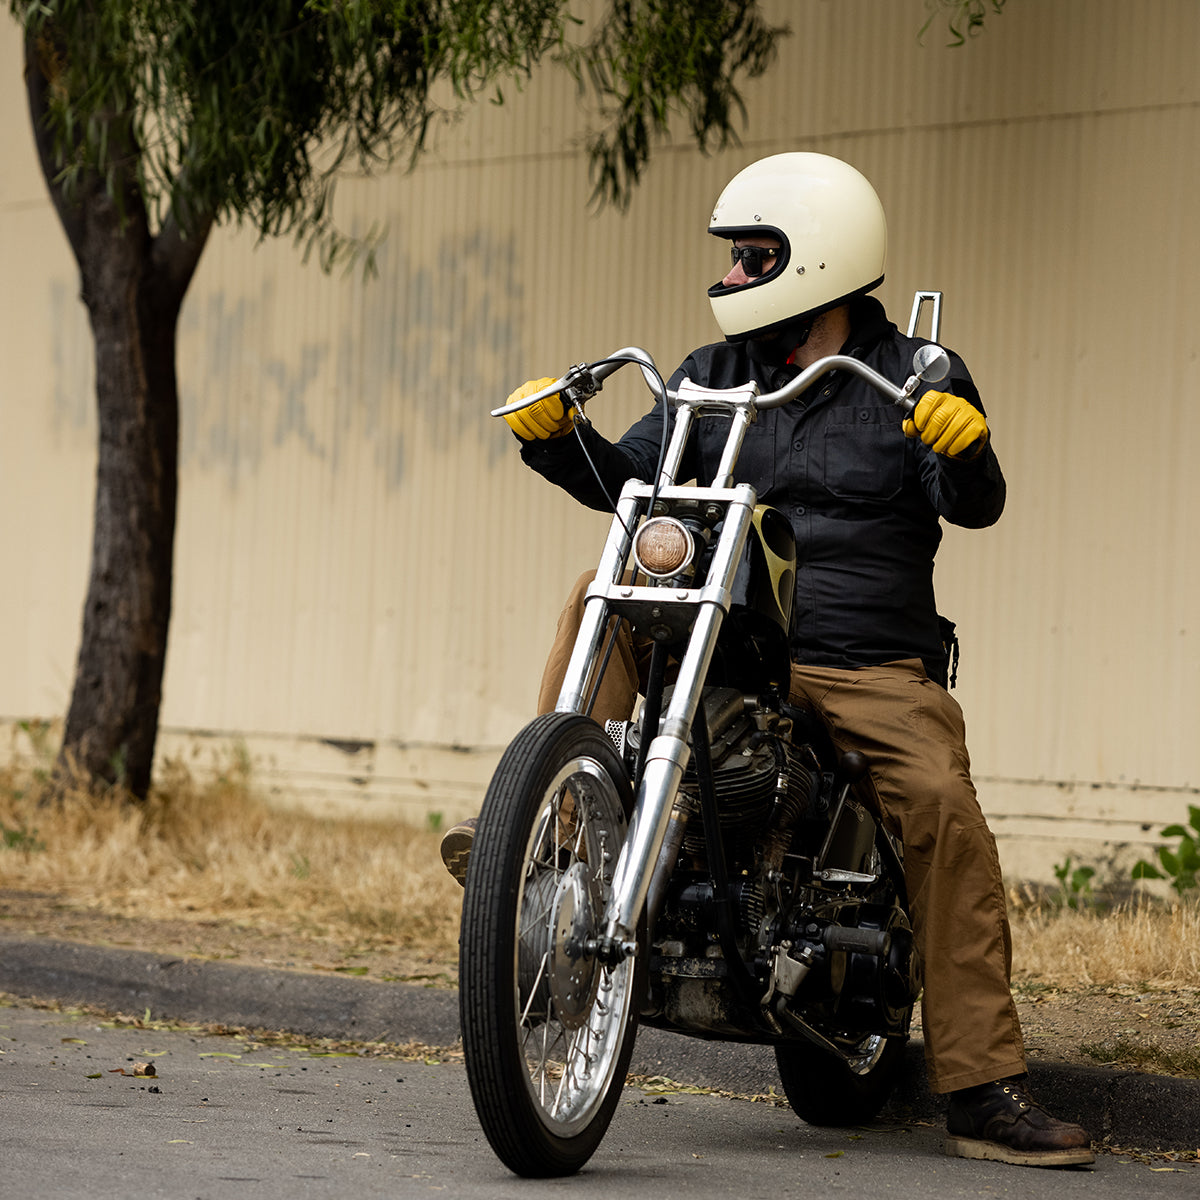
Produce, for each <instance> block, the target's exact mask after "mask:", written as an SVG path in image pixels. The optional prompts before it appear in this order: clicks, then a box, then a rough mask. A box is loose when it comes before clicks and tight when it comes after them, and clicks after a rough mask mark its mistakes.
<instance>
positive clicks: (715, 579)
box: [599, 486, 756, 958]
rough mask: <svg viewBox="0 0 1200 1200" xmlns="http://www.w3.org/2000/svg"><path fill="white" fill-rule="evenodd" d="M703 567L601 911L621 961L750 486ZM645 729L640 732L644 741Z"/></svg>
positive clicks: (717, 621)
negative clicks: (702, 583) (680, 652)
mask: <svg viewBox="0 0 1200 1200" xmlns="http://www.w3.org/2000/svg"><path fill="white" fill-rule="evenodd" d="M734 492H735V495H734V498H733V499H732V500H731V501H730V503H729V507H728V510H727V512H726V515H725V527H724V529H723V530H722V531H721V537H720V540H719V541H718V543H717V548H716V553H715V554H714V556H713V562H712V567H711V569H710V570H709V574H708V582H707V583H706V584H705V586H704V587H703V588H702V589H700V593H699V597H698V603H697V612H696V619H695V623H694V624H693V626H692V631H691V633H690V635H689V636H688V641H687V649H686V651H685V652H684V655H683V660H682V662H681V663H680V666H679V676H678V678H677V679H676V682H675V688H674V691H673V692H672V693H671V702H670V704H669V705H668V706H667V711H666V715H665V716H664V718H663V720H662V722H661V724H660V726H659V730H658V734H657V736H656V737H655V738H654V739H653V741H651V743H650V749H649V751H648V753H647V755H646V769H645V771H644V772H643V774H642V777H641V780H640V781H639V782H638V788H637V795H636V797H635V798H634V803H633V815H632V817H631V818H630V821H629V831H628V834H627V835H626V838H625V843H624V845H623V846H622V847H621V853H620V857H619V858H618V859H617V867H616V871H615V873H614V876H613V887H612V892H611V894H610V896H609V902H608V907H607V909H606V911H605V923H604V935H603V937H602V939H601V943H600V947H599V950H600V953H601V954H602V956H604V957H610V958H622V957H627V956H629V955H631V954H633V953H635V952H636V941H635V936H634V934H635V930H636V929H637V924H638V918H639V917H640V916H641V913H642V909H643V907H644V906H645V903H646V896H647V893H648V892H649V889H650V880H651V877H652V875H653V871H654V865H655V863H656V862H657V860H658V855H659V851H660V850H661V849H662V844H663V839H664V838H665V836H666V832H667V826H668V824H669V822H670V819H671V808H672V806H673V805H674V803H675V796H676V793H677V792H678V791H679V785H680V783H681V782H682V780H683V774H684V771H685V770H686V768H687V764H688V757H689V754H690V751H689V749H688V737H689V735H690V733H691V730H692V724H693V722H694V720H695V718H696V711H697V708H698V706H699V703H700V694H701V692H702V691H703V688H704V681H705V678H706V677H707V675H708V668H709V666H710V665H711V663H712V658H713V654H714V652H715V650H716V645H717V636H718V634H719V633H720V631H721V622H722V621H723V620H724V618H725V614H726V613H727V612H728V611H729V605H730V602H731V600H730V598H731V595H732V588H733V580H734V576H735V575H736V573H737V568H738V564H739V562H740V561H741V557H742V552H743V550H744V549H745V545H746V536H747V533H748V530H749V528H750V521H751V515H752V513H753V510H754V503H755V499H756V497H755V494H754V490H753V489H752V488H749V487H745V486H742V487H739V488H736V489H734ZM647 733H648V731H643V738H644V737H646V736H647Z"/></svg>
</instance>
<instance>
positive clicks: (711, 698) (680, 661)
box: [459, 293, 949, 1177]
mask: <svg viewBox="0 0 1200 1200" xmlns="http://www.w3.org/2000/svg"><path fill="white" fill-rule="evenodd" d="M925 298H930V299H934V300H935V309H934V313H935V317H934V335H935V337H936V332H937V311H938V301H940V296H939V295H937V294H936V293H918V297H917V302H916V303H915V304H914V309H913V318H912V321H911V323H910V332H911V330H912V328H914V327H915V324H916V321H917V316H918V313H919V311H920V305H921V303H922V302H923V299H925ZM626 363H633V364H635V365H637V366H638V367H639V368H640V370H641V373H642V375H643V377H644V378H645V380H646V382H647V383H648V385H649V386H650V387H651V390H652V391H654V392H655V393H656V395H657V396H658V398H659V401H660V403H663V404H664V405H667V404H670V405H672V406H673V407H674V412H675V417H674V422H673V427H672V422H670V421H668V420H664V422H663V425H664V447H663V451H662V456H661V470H660V473H659V476H658V478H657V479H656V480H655V481H653V482H650V483H647V482H643V481H640V480H629V481H628V482H627V483H626V484H625V487H624V489H623V490H622V492H621V495H620V498H619V500H618V501H617V504H616V513H615V515H614V518H613V521H612V525H611V528H610V531H609V534H608V537H607V540H606V543H605V546H604V549H603V552H602V554H601V557H600V561H599V566H598V569H597V572H596V576H595V581H594V582H593V583H592V585H591V586H590V588H589V590H588V596H587V600H586V604H585V607H584V614H583V619H582V624H581V627H580V630H579V633H578V637H577V640H576V643H575V647H574V651H573V654H572V657H571V660H570V663H569V666H568V668H567V673H566V676H565V679H564V682H563V685H562V690H561V692H560V695H559V698H558V702H557V705H556V708H555V711H553V712H551V713H547V714H544V715H542V716H539V717H537V718H536V719H535V720H533V721H532V722H531V723H530V724H529V725H527V726H526V727H525V728H524V729H523V730H522V731H521V732H520V733H519V734H518V735H517V737H516V738H515V740H514V741H513V742H512V743H511V744H510V745H509V747H508V748H507V750H506V751H505V753H504V754H503V756H502V758H501V760H500V763H499V765H498V766H497V769H496V772H495V774H494V776H493V778H492V781H491V784H490V786H489V788H488V791H487V794H486V797H485V800H484V803H483V807H482V810H481V813H480V819H479V828H478V833H477V835H476V838H475V842H474V846H473V848H472V852H471V859H470V869H469V871H468V873H467V879H466V891H465V896H464V901H463V914H462V932H461V937H460V972H459V979H460V1017H461V1024H462V1037H463V1050H464V1057H465V1062H466V1069H467V1077H468V1080H469V1083H470V1089H471V1095H472V1099H473V1101H474V1105H475V1109H476V1112H477V1114H478V1116H479V1120H480V1123H481V1124H482V1126H483V1129H484V1132H485V1134H486V1136H487V1138H488V1141H489V1142H490V1144H491V1146H492V1148H493V1150H494V1151H495V1152H496V1154H497V1155H498V1157H499V1158H500V1159H501V1160H502V1161H503V1162H504V1163H505V1164H506V1165H507V1166H508V1167H509V1168H510V1169H511V1170H512V1171H514V1172H515V1173H517V1174H519V1175H524V1176H530V1177H539V1176H541V1177H544V1176H555V1175H566V1174H570V1173H572V1172H574V1171H577V1170H578V1169H579V1168H580V1167H581V1166H583V1164H584V1163H585V1162H587V1160H588V1159H589V1158H590V1157H591V1155H592V1154H593V1152H594V1151H595V1149H596V1147H597V1146H598V1145H599V1143H600V1141H601V1139H602V1138H603V1136H604V1133H605V1131H606V1129H607V1128H608V1125H609V1122H610V1120H611V1118H612V1115H613V1112H614V1110H615V1108H616V1105H617V1103H618V1101H619V1099H620V1094H621V1089H622V1085H623V1083H624V1080H625V1075H626V1071H627V1067H628V1063H629V1060H630V1055H631V1054H632V1051H633V1043H634V1037H635V1030H636V1026H637V1024H638V1022H639V1021H640V1022H642V1023H643V1024H647V1025H651V1026H655V1027H659V1028H664V1029H671V1030H676V1031H679V1032H682V1033H685V1034H691V1035H695V1036H699V1037H704V1038H718V1039H725V1040H730V1041H738V1042H745V1043H759V1044H764V1043H765V1044H769V1045H771V1046H773V1048H774V1051H775V1056H776V1061H777V1064H778V1069H779V1074H780V1079H781V1082H782V1085H783V1089H784V1092H785V1095H786V1096H787V1098H788V1101H789V1102H790V1104H791V1106H792V1108H793V1109H794V1110H795V1112H796V1113H797V1115H799V1116H800V1117H801V1118H803V1119H804V1120H806V1121H808V1122H810V1123H814V1124H823V1125H842V1124H854V1123H858V1122H861V1121H864V1120H868V1119H870V1118H871V1117H872V1116H874V1115H875V1114H876V1113H877V1112H878V1111H879V1109H880V1108H881V1107H882V1106H883V1104H884V1102H885V1101H886V1099H887V1096H888V1094H889V1092H890V1090H891V1088H892V1085H893V1083H894V1080H895V1077H896V1073H897V1071H898V1069H899V1067H900V1066H901V1063H902V1059H903V1053H904V1046H905V1042H906V1040H907V1035H908V1029H909V1023H910V1020H911V1016H912V1009H913V1005H914V1002H915V1000H916V997H917V995H918V992H919V987H920V983H919V966H918V962H917V955H916V953H915V951H914V949H913V938H912V931H911V927H910V924H909V919H908V915H907V912H906V896H905V886H904V873H903V865H902V855H903V851H902V848H901V846H900V845H899V844H898V842H897V841H896V840H895V839H894V838H893V836H892V835H891V834H890V833H889V832H888V831H887V830H886V829H885V828H884V827H883V826H882V825H881V824H880V823H878V822H877V821H876V820H875V818H874V816H873V814H872V810H871V808H870V807H869V806H868V804H866V803H865V802H864V800H863V799H861V798H860V797H859V795H858V794H857V791H856V789H857V785H858V784H859V781H860V780H862V778H863V777H864V775H865V774H866V771H867V768H868V764H867V762H866V760H865V758H864V757H863V756H862V755H861V754H858V753H855V752H850V753H846V754H842V755H841V756H840V757H839V756H838V755H837V754H836V753H835V751H834V749H833V746H832V745H831V743H830V741H829V738H828V736H827V734H826V733H825V731H824V729H823V727H822V725H821V723H820V721H819V719H818V718H817V717H816V716H815V715H814V714H812V713H810V712H808V711H805V710H803V709H800V708H796V707H793V706H791V705H790V704H789V703H788V683H789V678H790V661H789V655H788V627H789V620H790V614H791V608H792V602H793V595H794V587H795V568H796V544H795V538H794V535H793V532H792V529H791V526H790V524H789V523H788V521H787V519H786V518H785V517H784V516H782V515H781V514H780V513H778V512H777V511H775V510H774V509H772V508H770V507H767V506H764V505H760V504H759V503H758V500H757V496H756V493H755V491H754V489H753V487H751V486H750V485H748V484H745V483H738V482H737V460H738V453H739V450H740V449H741V446H742V443H743V439H744V437H745V434H746V430H747V429H748V427H749V426H750V424H751V423H752V422H753V421H754V420H755V416H756V413H757V412H759V411H760V410H763V409H766V408H770V407H774V406H778V405H782V404H786V403H787V402H788V401H789V400H791V399H793V398H794V397H796V396H798V395H800V393H802V392H803V391H804V390H805V389H807V388H808V387H809V386H810V385H811V384H812V383H814V382H815V381H816V380H817V379H818V378H820V377H821V376H823V375H825V374H827V373H828V372H830V371H833V370H844V371H851V372H854V373H855V374H857V375H859V376H861V377H863V378H864V379H866V380H867V381H868V382H869V383H870V384H871V385H872V386H873V387H875V388H876V389H877V390H878V391H879V392H880V393H882V394H883V395H884V396H886V397H888V398H889V399H890V400H892V401H893V402H894V403H896V404H898V405H900V406H901V407H903V408H904V409H905V411H906V412H907V411H911V409H912V407H913V406H914V404H915V401H914V399H913V397H914V394H915V392H916V390H917V387H918V385H920V384H921V383H925V382H935V381H937V380H939V379H941V378H943V377H944V376H945V374H946V373H947V371H948V369H949V361H948V358H947V356H946V354H945V351H943V350H942V349H941V348H940V347H939V346H937V345H936V343H928V344H924V345H922V346H921V347H920V348H919V349H918V351H917V354H916V356H915V359H914V363H913V374H912V376H911V377H910V378H909V379H908V380H907V382H906V383H905V384H903V385H902V386H901V385H897V384H895V383H893V382H891V381H889V380H887V379H884V378H883V377H882V376H881V375H879V374H878V373H877V372H875V371H874V370H872V369H871V368H870V367H868V366H866V365H865V364H864V363H862V362H860V361H859V360H858V359H855V358H851V357H848V356H843V355H833V356H830V357H827V358H823V359H821V360H819V361H817V362H815V363H813V364H812V365H811V366H809V367H808V368H806V369H805V370H804V371H803V372H801V374H800V375H798V376H797V377H796V378H795V379H793V380H792V381H791V382H790V383H789V384H787V385H786V386H785V387H783V388H781V389H779V390H778V391H774V392H771V393H769V394H765V395H761V394H759V392H758V388H757V385H754V384H750V385H747V386H745V387H743V388H738V389H731V390H725V391H715V390H710V389H706V388H701V387H698V386H696V385H695V384H693V383H691V382H690V381H688V380H685V381H683V382H682V383H681V384H680V386H679V388H678V389H677V391H675V392H673V393H670V392H668V391H667V389H666V387H665V386H664V384H663V381H662V378H661V376H660V375H659V373H658V371H657V369H656V368H655V365H654V362H653V359H652V358H651V357H650V356H649V355H648V354H647V353H646V352H645V351H644V350H641V349H639V348H637V347H630V348H626V349H623V350H619V351H617V352H616V353H614V354H612V355H610V356H609V357H608V358H606V359H603V360H600V361H599V362H597V363H592V364H589V365H580V366H577V367H573V368H572V369H571V370H570V371H568V372H567V374H566V375H564V376H563V377H562V378H561V379H559V380H557V381H555V383H554V384H552V385H551V386H549V387H546V388H544V389H542V390H541V391H539V392H537V393H536V394H534V395H532V396H530V397H528V398H526V399H524V400H521V401H518V402H516V403H514V404H512V405H508V406H506V407H504V408H500V409H497V410H495V412H494V413H493V415H494V416H499V415H503V414H504V413H506V412H511V411H515V410H516V409H518V408H520V407H524V406H526V405H530V404H533V403H536V402H537V401H538V400H539V399H541V398H542V397H544V396H547V395H550V394H552V393H555V392H557V393H559V394H561V395H562V397H563V399H564V401H565V402H567V403H571V404H573V405H574V406H575V409H576V414H577V415H576V419H577V420H579V419H581V418H582V407H583V404H584V402H585V401H586V400H588V399H590V398H591V397H592V396H593V395H594V394H595V393H596V392H597V391H598V390H599V389H600V387H601V384H602V382H603V380H604V379H605V378H606V377H607V376H608V375H610V374H611V373H612V372H614V371H615V370H617V369H618V368H619V367H621V366H623V365H625V364H626ZM713 419H716V420H725V421H727V422H728V424H729V430H728V435H727V438H726V442H725V448H724V453H723V455H722V457H721V460H720V464H719V466H718V468H717V472H716V476H715V478H713V479H712V480H711V481H697V482H696V483H692V484H679V483H678V482H677V481H676V473H677V471H678V468H679V465H680V463H681V462H682V460H683V455H684V449H685V446H686V444H687V439H688V437H689V435H690V434H691V432H692V430H693V428H694V425H695V422H697V421H699V420H713ZM668 429H670V440H669V444H667V443H666V438H667V431H668ZM622 623H625V624H627V625H628V627H629V628H630V629H631V630H632V632H633V633H634V634H635V635H636V636H638V637H639V638H640V639H642V640H643V641H647V642H649V643H650V645H651V646H652V650H651V652H650V664H649V669H648V672H647V675H646V679H645V681H644V683H643V689H642V699H641V703H640V705H639V708H638V711H637V713H636V715H635V716H634V717H633V718H632V719H631V720H628V721H621V722H612V721H610V722H608V723H607V727H602V726H601V725H600V724H598V723H597V722H596V721H595V720H593V719H592V717H591V716H590V715H589V713H590V711H591V704H592V701H593V699H594V696H595V691H596V687H597V683H598V679H599V677H600V676H601V675H602V673H603V671H604V669H605V666H606V665H607V662H608V659H609V656H610V655H611V653H612V649H613V644H614V639H615V637H616V635H617V630H618V628H619V627H620V626H621V625H622Z"/></svg>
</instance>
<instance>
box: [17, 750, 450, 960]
mask: <svg viewBox="0 0 1200 1200" xmlns="http://www.w3.org/2000/svg"><path fill="white" fill-rule="evenodd" d="M40 797H41V789H40V788H39V786H38V784H37V781H36V778H34V779H29V778H25V779H22V778H19V777H18V776H17V775H16V774H15V773H13V772H7V773H3V774H0V836H2V838H3V845H0V887H3V888H10V889H18V890H23V891H34V892H46V893H52V894H54V895H55V896H56V897H58V898H59V899H60V901H61V902H64V903H66V904H69V905H71V906H73V907H79V908H94V909H103V910H104V911H105V912H106V913H110V914H114V915H118V916H127V917H134V916H136V917H141V918H151V919H174V918H181V917H182V918H189V917H190V918H192V919H199V918H215V919H219V920H229V921H238V922H246V923H265V924H267V925H268V926H273V927H274V928H277V929H281V928H286V929H289V930H291V931H293V932H296V933H299V934H303V933H306V932H307V933H311V934H314V935H316V936H332V937H340V938H351V939H354V938H357V939H361V940H366V941H370V940H372V939H385V940H387V941H388V942H391V943H393V944H397V945H403V946H411V947H413V948H419V949H422V950H426V951H428V952H429V953H430V954H431V955H432V956H442V955H449V956H454V955H455V954H456V939H457V936H458V911H459V905H460V903H461V898H462V891H461V889H460V888H459V887H458V886H457V885H456V884H455V883H454V882H453V880H451V879H450V877H449V876H448V875H447V874H446V872H445V870H444V869H443V867H442V864H441V859H440V857H439V856H438V852H437V835H436V834H435V833H434V832H433V831H431V830H429V829H416V828H412V827H409V826H404V825H399V824H385V823H380V822H365V821H348V820H321V819H317V818H313V817H308V816H305V815H302V814H297V813H295V812H284V811H279V810H276V809H273V808H271V807H270V806H269V805H268V804H266V803H265V802H264V801H263V799H262V798H261V797H259V796H258V795H256V794H255V792H254V789H253V788H252V786H251V784H250V779H249V773H248V769H247V767H246V765H245V764H243V763H237V762H235V763H233V764H230V765H227V766H224V767H223V768H222V769H218V770H215V771H214V772H212V774H211V777H209V778H207V779H198V778H197V777H196V776H195V775H194V774H193V773H192V772H191V771H189V770H187V769H185V768H184V767H183V766H182V765H181V764H177V763H176V764H170V765H168V767H167V769H166V770H165V771H164V772H163V773H162V778H161V779H160V780H159V781H158V783H157V784H156V786H155V788H154V791H153V794H152V795H151V798H150V799H149V801H148V802H147V803H145V804H144V805H139V804H133V803H130V802H129V801H128V800H127V798H125V797H123V796H121V795H119V794H109V795H100V796H96V795H90V794H88V792H87V791H85V790H83V789H74V790H72V791H69V792H68V793H67V794H66V795H65V796H63V797H61V798H60V799H57V800H55V801H54V802H53V803H49V804H46V803H42V802H40Z"/></svg>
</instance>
